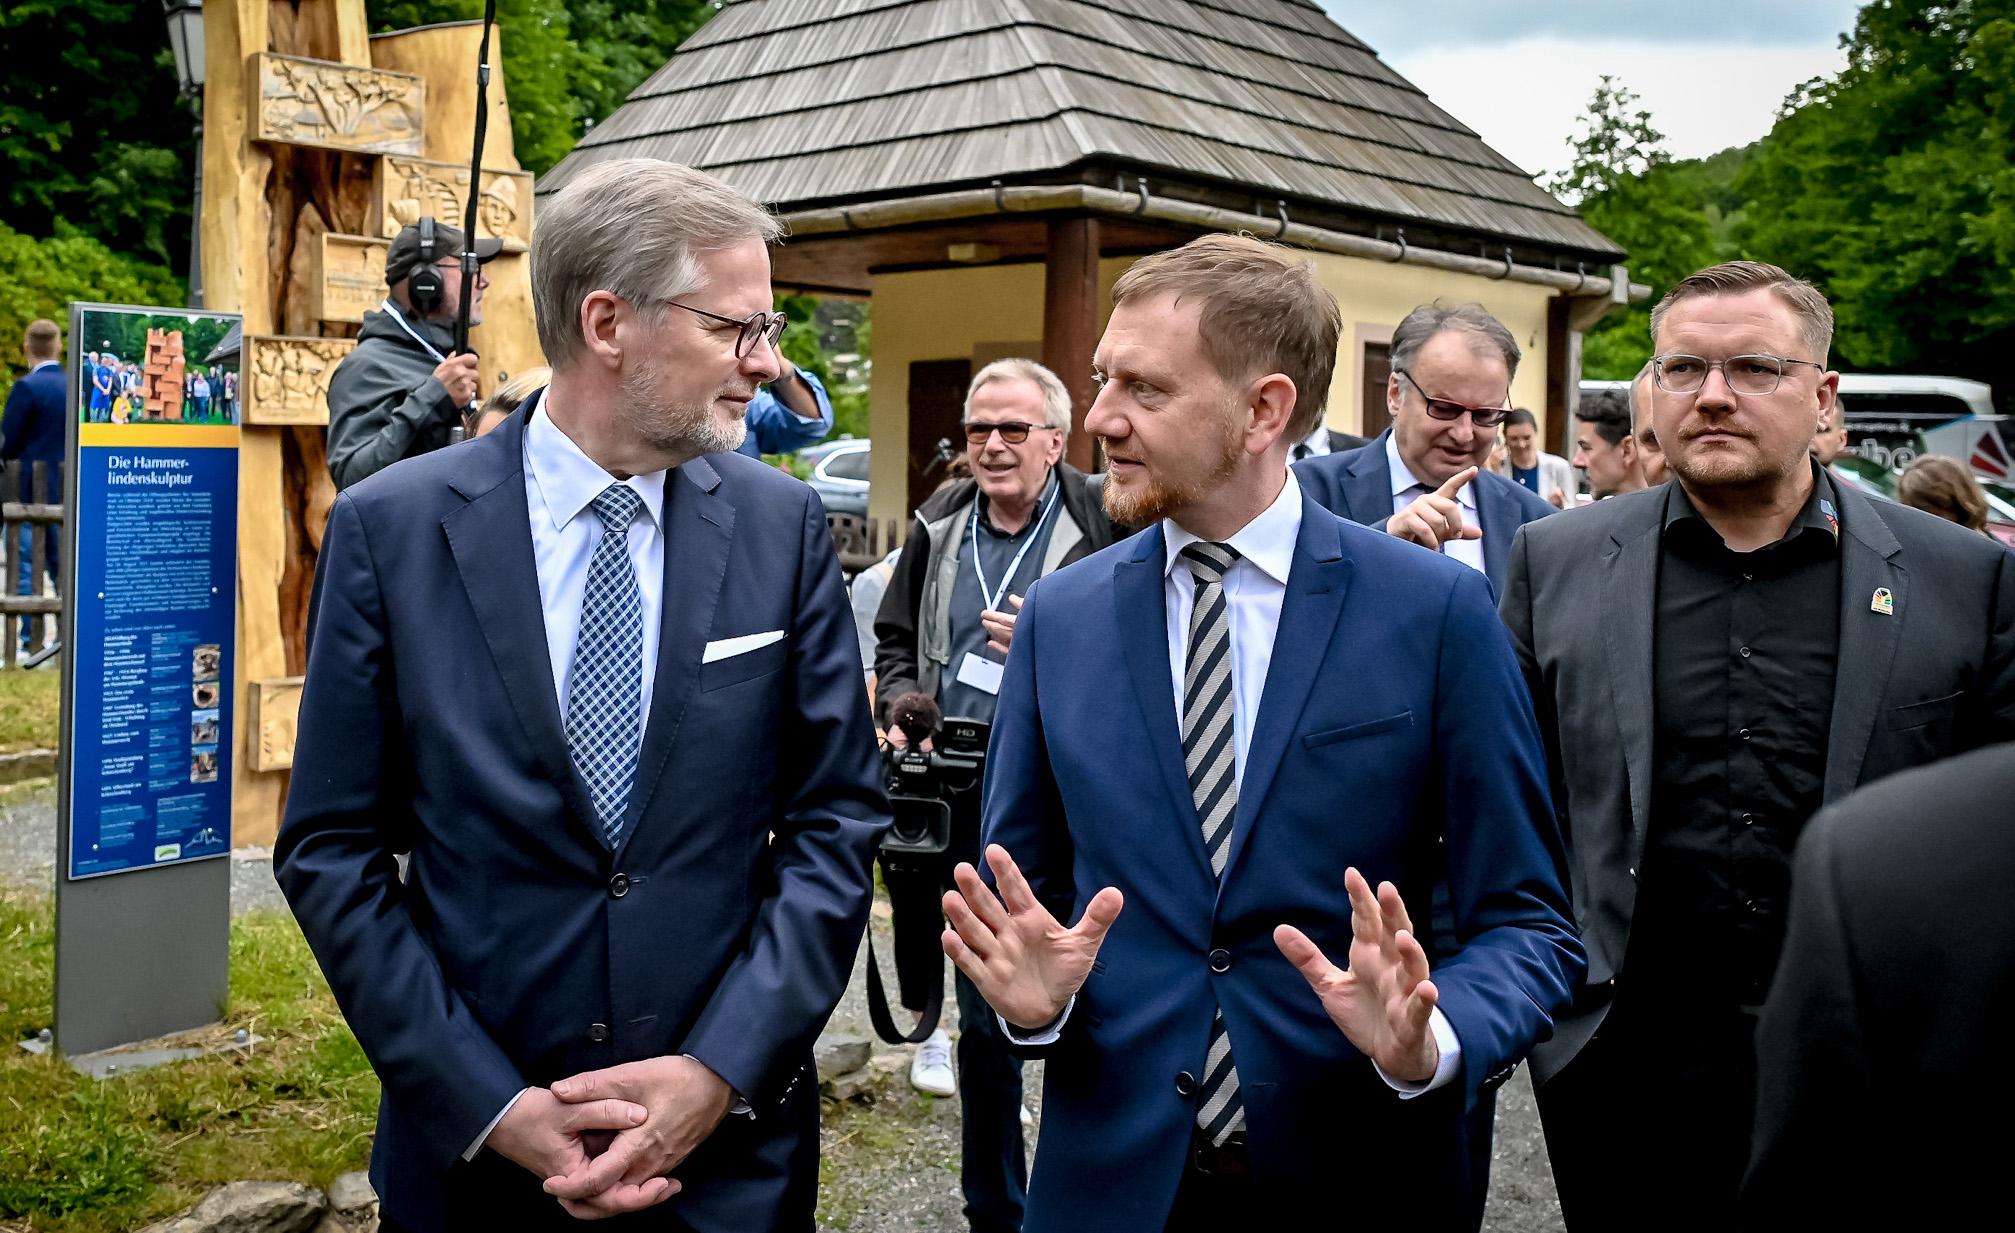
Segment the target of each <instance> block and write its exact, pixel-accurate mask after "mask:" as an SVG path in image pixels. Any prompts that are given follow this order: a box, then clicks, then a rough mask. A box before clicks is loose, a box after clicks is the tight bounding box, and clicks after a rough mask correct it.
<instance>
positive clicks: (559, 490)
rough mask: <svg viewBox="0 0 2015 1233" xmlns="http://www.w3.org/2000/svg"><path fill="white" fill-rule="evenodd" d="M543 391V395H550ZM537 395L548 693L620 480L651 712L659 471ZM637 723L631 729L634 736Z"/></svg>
mask: <svg viewBox="0 0 2015 1233" xmlns="http://www.w3.org/2000/svg"><path fill="white" fill-rule="evenodd" d="M551 396H552V395H551V392H550V391H548V393H547V394H546V395H545V398H550V397H551ZM545 398H542V399H541V401H540V405H539V406H538V407H537V408H536V410H535V412H534V413H533V414H532V416H531V418H530V419H528V420H527V421H526V423H525V504H526V506H527V507H528V513H529V514H530V516H531V525H532V561H533V563H534V565H535V566H536V567H537V569H538V575H539V607H540V608H541V610H542V611H543V613H544V615H545V621H546V654H547V655H548V656H549V657H550V658H551V661H552V670H553V694H554V696H555V697H556V698H558V699H559V703H560V722H561V725H562V727H564V726H565V723H566V717H567V683H568V681H569V680H571V679H572V676H573V671H574V644H575V643H576V642H578V641H580V636H581V601H582V600H583V599H584V598H585V597H586V596H587V592H588V562H589V561H591V560H592V559H593V558H594V555H595V548H596V546H597V545H599V544H600V543H601V542H602V519H601V516H600V515H599V514H597V513H595V511H594V510H593V509H592V508H591V506H592V505H593V503H594V500H595V498H596V497H598V496H600V495H601V494H602V490H603V489H605V488H607V487H608V486H609V485H610V484H627V485H629V486H630V487H631V488H633V489H635V490H636V493H637V496H639V497H641V498H642V499H643V509H642V510H640V511H639V512H638V513H637V515H636V516H635V517H633V518H631V519H630V527H629V532H628V536H627V538H626V540H625V547H627V548H628V549H629V552H630V569H631V570H632V572H634V573H635V574H636V576H637V593H638V597H639V598H640V599H641V600H642V606H643V616H644V628H643V636H644V646H643V662H642V663H641V664H639V665H638V670H639V675H640V676H641V680H640V681H639V682H638V684H639V686H640V692H639V694H638V697H637V702H638V707H639V710H638V712H637V713H638V715H639V716H640V717H642V718H644V719H645V720H648V717H649V716H650V713H651V686H652V685H653V684H655V683H656V680H657V675H658V626H659V623H660V620H661V617H660V614H661V613H662V612H663V611H664V608H663V601H664V594H665V552H664V540H665V536H664V522H665V475H666V473H665V472H663V471H653V472H651V473H650V474H648V475H633V476H631V477H630V478H628V479H626V480H619V479H617V478H616V477H615V476H613V475H610V474H609V473H608V472H607V471H604V470H602V468H601V464H599V463H597V462H595V461H594V460H593V459H592V458H589V457H588V456H587V455H586V454H584V453H582V452H581V447H580V446H578V445H575V444H574V441H573V438H571V437H569V436H568V435H567V434H566V433H564V432H561V431H560V430H559V427H558V426H557V425H555V424H554V423H553V421H552V420H550V419H547V418H546V416H545ZM642 735H643V731H642V728H641V727H640V728H639V729H638V738H639V739H642ZM523 1095H524V1092H519V1093H518V1095H517V1096H513V1097H511V1099H510V1101H509V1102H508V1103H506V1104H505V1105H504V1107H503V1108H502V1109H499V1110H497V1116H496V1117H494V1118H492V1119H491V1120H490V1124H489V1125H488V1126H485V1127H483V1133H482V1134H479V1135H477V1136H476V1141H475V1142H474V1143H471V1144H469V1149H468V1150H467V1151H465V1152H463V1153H462V1159H464V1160H472V1159H474V1158H475V1155H476V1153H477V1152H479V1151H481V1150H482V1147H483V1144H484V1142H485V1141H487V1140H488V1139H489V1137H490V1132H491V1131H493V1130H495V1129H496V1128H497V1123H498V1122H501V1121H503V1120H504V1115H505V1114H506V1113H509V1112H510V1111H511V1109H512V1108H513V1107H514V1106H516V1105H517V1103H518V1100H519V1098H520V1097H522V1096H523Z"/></svg>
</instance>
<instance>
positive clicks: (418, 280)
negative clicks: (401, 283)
mask: <svg viewBox="0 0 2015 1233" xmlns="http://www.w3.org/2000/svg"><path fill="white" fill-rule="evenodd" d="M440 259H441V254H440V253H439V252H438V251H437V250H436V241H435V239H434V220H433V219H432V218H422V219H421V220H420V263H419V264H418V265H416V266H414V267H413V272H412V273H410V274H408V275H406V298H407V299H408V300H411V301H412V303H413V311H414V312H417V313H419V314H420V315H421V316H422V317H424V316H426V315H427V314H428V313H431V312H433V311H434V310H435V309H437V308H439V307H440V306H441V300H442V298H443V297H445V296H446V295H447V294H448V286H447V283H446V282H444V281H443V280H442V278H441V267H440V266H438V265H435V264H434V263H435V262H436V261H439V260H440Z"/></svg>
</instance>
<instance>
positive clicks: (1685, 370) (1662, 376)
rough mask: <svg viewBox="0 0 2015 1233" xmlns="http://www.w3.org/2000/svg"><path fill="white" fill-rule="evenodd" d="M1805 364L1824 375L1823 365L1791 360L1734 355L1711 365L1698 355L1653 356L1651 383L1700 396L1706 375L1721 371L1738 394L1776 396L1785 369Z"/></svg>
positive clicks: (1778, 356) (1730, 387) (1672, 392)
mask: <svg viewBox="0 0 2015 1233" xmlns="http://www.w3.org/2000/svg"><path fill="white" fill-rule="evenodd" d="M1787 364H1803V365H1805V366H1806V367H1807V368H1817V369H1819V370H1820V371H1822V372H1823V371H1825V368H1826V366H1825V365H1824V364H1815V363H1813V362H1812V361H1811V360H1794V359H1791V358H1790V357H1788V356H1782V355H1769V354H1765V353H1762V352H1758V353H1757V354H1754V355H1731V356H1729V357H1728V358H1727V359H1725V360H1722V361H1720V362H1719V363H1709V362H1708V361H1706V360H1705V359H1702V358H1701V357H1700V356H1697V355H1654V356H1652V357H1651V379H1652V380H1653V381H1656V382H1657V383H1658V388H1659V389H1661V390H1664V391H1665V392H1666V393H1668V394H1697V393H1699V392H1700V389H1701V387H1702V386H1704V385H1706V384H1707V374H1708V373H1710V372H1713V371H1714V370H1715V369H1717V368H1719V369H1720V370H1721V379H1722V380H1723V381H1726V382H1727V383H1728V388H1729V389H1731V390H1734V391H1735V392H1736V393H1738V394H1774V393H1776V392H1777V387H1778V385H1779V384H1781V383H1782V382H1783V380H1784V366H1785V365H1787Z"/></svg>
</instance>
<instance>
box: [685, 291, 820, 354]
mask: <svg viewBox="0 0 2015 1233" xmlns="http://www.w3.org/2000/svg"><path fill="white" fill-rule="evenodd" d="M659 303H661V304H669V305H671V306H672V307H673V308H683V309H685V310H686V311H687V312H689V313H692V314H693V315H695V316H699V317H705V318H706V319H707V320H709V321H718V322H720V323H721V324H722V325H738V326H740V327H741V328H742V332H741V333H740V334H739V335H737V336H736V337H735V358H736V359H738V360H739V359H743V358H746V357H747V355H748V354H749V352H751V351H753V350H755V348H756V342H757V340H758V339H767V340H768V341H769V344H770V347H771V348H772V349H775V347H776V345H777V340H778V339H780V338H782V337H783V336H784V327H785V326H786V325H789V324H790V320H791V319H790V318H789V317H786V316H784V315H783V314H782V313H757V314H755V315H754V316H752V317H750V318H749V319H748V320H747V321H743V320H740V319H738V318H735V317H723V316H722V315H721V314H719V313H710V312H708V311H707V310H706V309H704V308H694V307H693V306H692V305H691V304H681V303H679V302H678V301H677V300H660V301H659Z"/></svg>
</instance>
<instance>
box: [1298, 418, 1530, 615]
mask: <svg viewBox="0 0 2015 1233" xmlns="http://www.w3.org/2000/svg"><path fill="white" fill-rule="evenodd" d="M1391 435H1392V430H1391V429H1390V428H1388V429H1386V430H1385V431H1384V432H1382V433H1380V434H1379V435H1378V436H1377V437H1374V438H1373V439H1372V440H1371V442H1370V443H1369V444H1366V445H1364V446H1361V447H1360V448H1358V449H1354V450H1350V451H1348V452H1346V453H1342V454H1325V455H1323V456H1322V457H1320V458H1304V459H1303V460H1301V461H1300V462H1297V463H1295V464H1294V474H1295V477H1296V478H1297V479H1299V480H1300V481H1301V490H1302V492H1304V493H1306V494H1307V495H1308V496H1310V497H1312V498H1313V499H1314V500H1315V503H1316V504H1318V505H1320V506H1322V507H1323V508H1324V509H1326V510H1328V511H1329V512H1330V513H1332V514H1335V515H1337V516H1338V517H1340V518H1348V519H1350V520H1351V521H1352V522H1355V523H1361V524H1362V525H1364V526H1368V527H1383V526H1384V525H1385V521H1386V519H1388V518H1390V517H1392V467H1391V466H1390V465H1389V464H1388V463H1387V462H1386V458H1385V439H1386V438H1387V437H1390V436H1391ZM1470 487H1471V488H1472V489H1473V490H1474V491H1475V494H1476V521H1477V523H1478V524H1479V525H1480V526H1481V527H1482V528H1483V572H1484V574H1485V576H1487V577H1488V578H1489V579H1490V588H1491V591H1492V593H1494V594H1497V595H1502V594H1504V579H1505V571H1506V570H1507V569H1509V568H1510V567H1511V541H1512V538H1513V537H1514V536H1516V535H1517V534H1518V528H1520V527H1522V526H1524V525H1525V524H1526V523H1528V522H1534V521H1537V520H1538V519H1541V518H1544V517H1546V516H1547V515H1548V514H1557V513H1559V512H1560V511H1559V510H1557V509H1555V508H1553V503H1552V502H1550V501H1548V500H1547V499H1546V498H1544V497H1542V496H1539V495H1538V494H1536V493H1534V492H1533V491H1532V490H1531V489H1530V488H1527V487H1526V486H1525V485H1523V484H1521V483H1518V482H1517V481H1516V480H1508V479H1506V478H1504V477H1503V476H1502V475H1498V474H1496V473H1495V472H1493V471H1490V470H1488V469H1480V470H1478V471H1477V473H1476V478H1475V479H1474V480H1471V481H1470Z"/></svg>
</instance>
